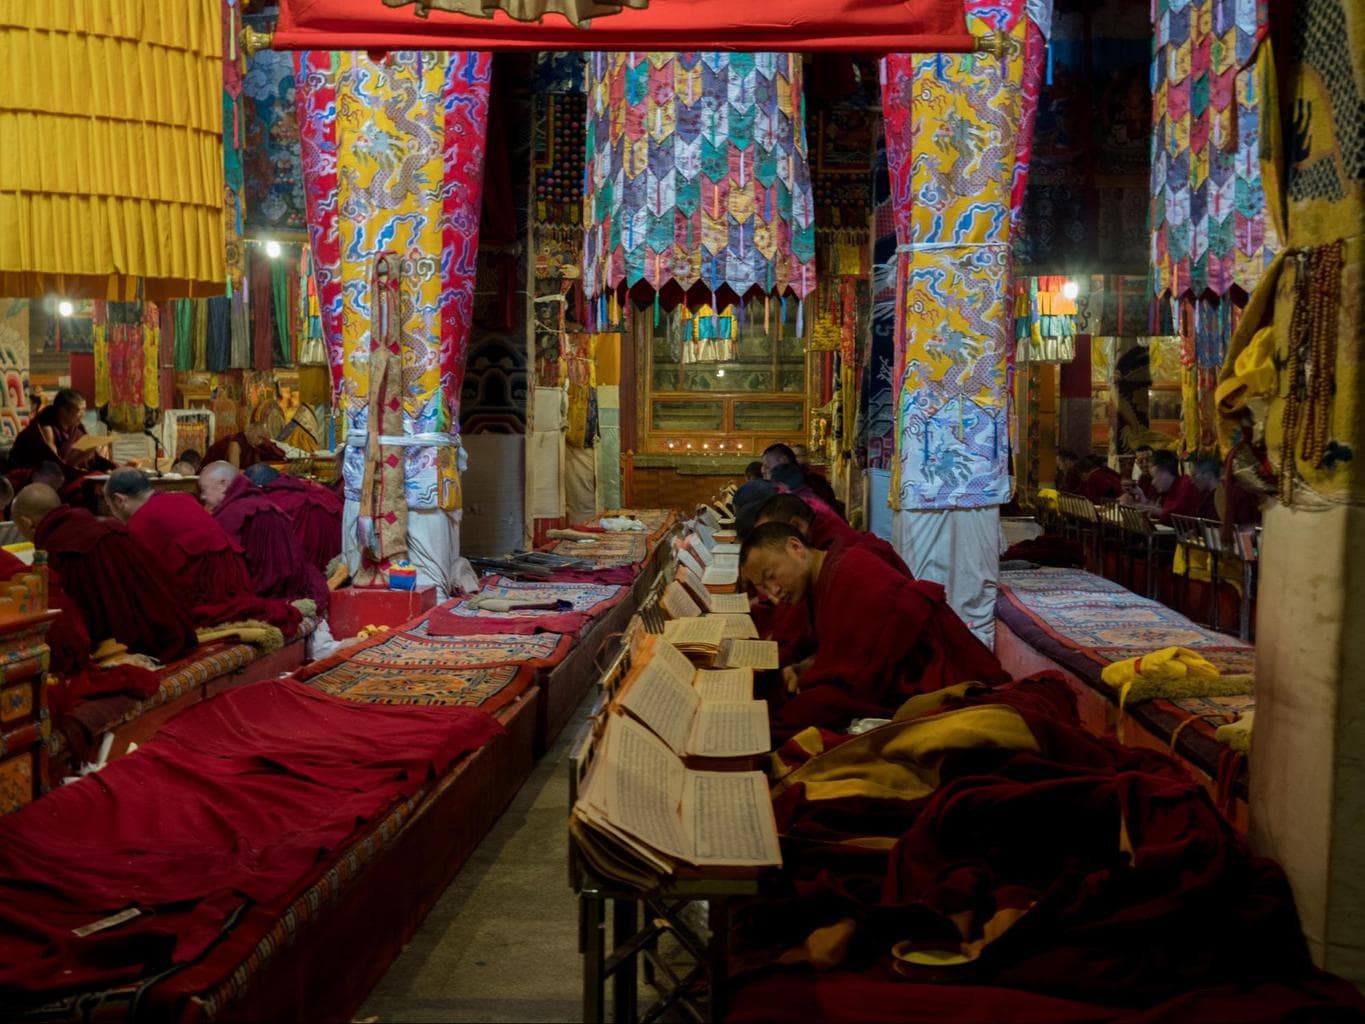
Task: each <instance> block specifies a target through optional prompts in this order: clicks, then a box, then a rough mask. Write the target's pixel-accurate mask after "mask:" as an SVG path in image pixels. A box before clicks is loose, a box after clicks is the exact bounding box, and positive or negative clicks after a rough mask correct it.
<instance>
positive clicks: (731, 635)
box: [711, 612, 758, 640]
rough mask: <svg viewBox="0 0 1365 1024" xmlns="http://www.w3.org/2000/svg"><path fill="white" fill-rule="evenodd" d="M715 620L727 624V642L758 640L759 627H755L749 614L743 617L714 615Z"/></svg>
mask: <svg viewBox="0 0 1365 1024" xmlns="http://www.w3.org/2000/svg"><path fill="white" fill-rule="evenodd" d="M711 618H713V619H720V620H721V621H722V622H724V623H725V632H724V634H723V639H725V640H757V639H758V627H757V626H755V625H754V620H753V619H752V618H750V617H749V614H748V612H745V613H744V614H743V615H713V616H711Z"/></svg>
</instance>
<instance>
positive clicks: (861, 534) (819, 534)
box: [755, 494, 911, 576]
mask: <svg viewBox="0 0 1365 1024" xmlns="http://www.w3.org/2000/svg"><path fill="white" fill-rule="evenodd" d="M764 523H787V524H788V525H789V526H794V527H796V529H797V530H798V531H799V532H800V534H801V536H802V537H803V538H804V539H805V541H806V543H807V544H809V545H810V546H811V547H813V548H819V549H820V550H821V551H828V550H829V549H830V548H832V547H834V545H835V544H841V543H842V544H857V545H859V546H860V547H863V548H866V549H867V550H868V551H870V552H872V553H873V554H874V555H876V556H877V557H878V558H880V559H881V560H882V561H883V562H885V563H886V564H887V565H889V566H890V567H891V568H892V569H895V570H896V572H898V573H901V574H902V575H904V576H911V572H910V570H909V569H908V568H907V567H906V565H905V562H904V561H902V559H901V556H900V555H898V554H897V553H896V549H895V548H893V547H892V546H891V545H890V544H888V543H887V542H886V541H884V540H883V539H882V538H881V537H878V536H877V535H876V534H875V533H867V532H866V531H863V530H855V529H854V528H853V527H851V526H849V525H848V523H846V522H845V521H844V520H842V519H840V518H839V515H838V514H837V513H836V512H835V511H834V510H833V509H831V508H830V507H829V506H828V505H825V504H823V503H820V504H812V503H810V502H808V501H803V500H802V499H801V498H799V497H797V496H796V495H795V494H775V495H773V496H772V497H771V498H769V499H768V500H767V501H765V502H764V503H763V504H762V505H761V506H760V507H759V509H758V516H757V517H756V519H755V525H757V526H761V525H763V524H764Z"/></svg>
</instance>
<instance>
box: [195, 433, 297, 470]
mask: <svg viewBox="0 0 1365 1024" xmlns="http://www.w3.org/2000/svg"><path fill="white" fill-rule="evenodd" d="M234 441H236V442H237V448H238V450H239V451H240V453H241V454H240V456H239V457H240V458H241V460H242V462H241V465H239V466H238V467H237V468H238V469H246V468H247V467H248V466H254V465H256V463H258V462H283V461H284V460H285V459H286V458H287V457H288V456H286V455H285V454H284V450H283V449H282V448H280V447H278V446H277V445H276V444H275V442H274V441H265V442H263V443H261V444H260V445H254V444H252V443H251V442H250V441H248V440H247V437H246V434H245V433H243V432H241V431H238V432H237V433H235V434H232V435H230V436H228V437H225V438H223V439H222V440H221V441H215V442H214V443H213V444H211V445H209V450H208V451H206V452H205V453H204V461H203V464H204V465H205V466H207V465H209V464H211V463H214V462H230V461H231V460H230V459H229V458H228V449H230V448H231V447H232V442H234Z"/></svg>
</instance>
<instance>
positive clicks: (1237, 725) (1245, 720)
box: [1213, 711, 1256, 754]
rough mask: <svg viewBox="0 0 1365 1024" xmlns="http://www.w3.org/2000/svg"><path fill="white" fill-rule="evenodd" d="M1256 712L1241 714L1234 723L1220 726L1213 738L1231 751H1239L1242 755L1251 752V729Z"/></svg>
mask: <svg viewBox="0 0 1365 1024" xmlns="http://www.w3.org/2000/svg"><path fill="white" fill-rule="evenodd" d="M1255 720H1256V712H1255V711H1246V712H1243V714H1242V717H1241V718H1239V719H1237V721H1235V722H1229V723H1228V724H1227V725H1220V726H1219V727H1218V728H1217V729H1215V730H1214V733H1213V738H1214V739H1216V740H1217V741H1218V742H1219V743H1226V744H1227V745H1228V746H1229V747H1231V748H1232V749H1233V750H1240V751H1241V752H1242V753H1244V754H1245V753H1249V752H1250V751H1251V729H1252V726H1253V725H1254V724H1255Z"/></svg>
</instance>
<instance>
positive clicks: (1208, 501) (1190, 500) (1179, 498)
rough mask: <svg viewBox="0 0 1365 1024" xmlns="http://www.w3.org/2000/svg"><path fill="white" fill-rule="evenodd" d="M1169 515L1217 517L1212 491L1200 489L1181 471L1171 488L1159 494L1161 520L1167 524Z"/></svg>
mask: <svg viewBox="0 0 1365 1024" xmlns="http://www.w3.org/2000/svg"><path fill="white" fill-rule="evenodd" d="M1171 516H1195V517H1197V518H1199V519H1217V518H1218V506H1217V505H1216V504H1215V503H1214V498H1213V492H1212V491H1201V490H1200V489H1199V488H1198V487H1196V486H1195V485H1194V481H1193V480H1191V479H1190V478H1189V477H1187V476H1185V475H1184V474H1183V473H1182V474H1181V475H1180V476H1178V477H1176V478H1175V483H1173V484H1172V485H1171V489H1170V490H1169V491H1167V492H1166V493H1165V494H1163V495H1162V496H1161V516H1160V519H1161V522H1163V523H1165V524H1166V525H1167V526H1169V525H1170V523H1171Z"/></svg>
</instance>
